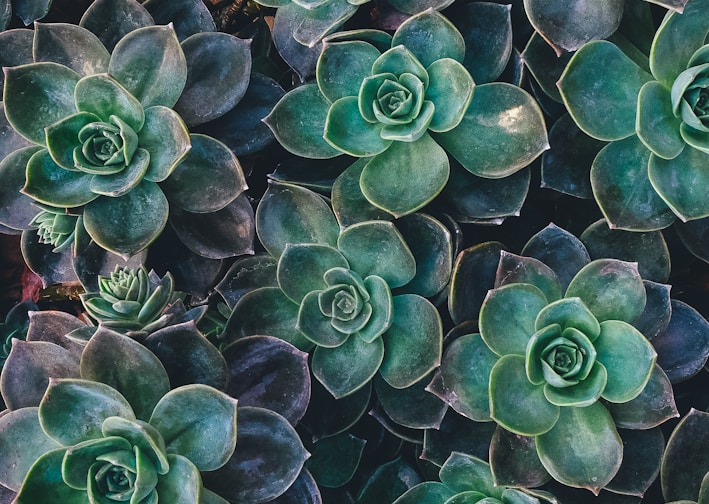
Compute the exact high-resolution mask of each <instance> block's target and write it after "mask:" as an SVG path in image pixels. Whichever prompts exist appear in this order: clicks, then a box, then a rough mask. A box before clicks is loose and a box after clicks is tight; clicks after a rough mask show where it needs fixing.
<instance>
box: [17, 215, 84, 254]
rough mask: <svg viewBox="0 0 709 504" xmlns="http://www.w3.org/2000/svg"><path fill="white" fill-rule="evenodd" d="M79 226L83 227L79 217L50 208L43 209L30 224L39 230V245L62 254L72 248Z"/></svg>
mask: <svg viewBox="0 0 709 504" xmlns="http://www.w3.org/2000/svg"><path fill="white" fill-rule="evenodd" d="M77 225H81V224H80V223H79V216H77V215H71V214H70V213H67V211H66V210H62V209H59V208H52V207H50V206H45V207H43V208H42V211H40V212H39V213H38V214H37V215H35V216H34V218H33V219H32V220H31V221H30V223H29V226H30V227H32V228H36V229H37V235H38V236H39V243H44V244H47V245H52V246H53V247H54V248H53V249H52V252H60V251H62V250H64V249H65V248H67V247H69V246H71V244H72V243H73V242H74V233H75V232H76V226H77Z"/></svg>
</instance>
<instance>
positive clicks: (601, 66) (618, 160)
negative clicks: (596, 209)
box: [558, 0, 709, 230]
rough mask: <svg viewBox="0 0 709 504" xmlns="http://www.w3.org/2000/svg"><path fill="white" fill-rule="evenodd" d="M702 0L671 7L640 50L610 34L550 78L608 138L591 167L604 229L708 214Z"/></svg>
mask: <svg viewBox="0 0 709 504" xmlns="http://www.w3.org/2000/svg"><path fill="white" fill-rule="evenodd" d="M708 20H709V2H707V1H706V0H691V1H689V2H687V5H686V6H685V7H684V11H683V12H682V13H680V12H677V11H670V12H668V13H667V14H666V15H665V18H664V19H663V21H662V24H661V25H660V27H659V28H658V30H657V32H656V33H655V36H654V39H653V41H652V47H651V50H650V54H649V57H647V56H645V55H644V54H642V53H639V52H636V53H633V55H628V54H626V53H625V52H624V51H623V50H622V49H621V48H620V46H619V45H616V44H614V43H613V42H609V41H593V42H588V43H587V44H585V45H583V46H582V47H581V48H580V49H579V50H578V51H577V52H576V54H575V55H574V56H573V57H572V58H571V60H570V61H569V63H568V65H567V67H566V69H565V71H564V73H563V74H562V76H561V79H560V80H559V83H558V86H559V89H560V91H561V96H562V98H563V100H564V104H565V105H566V107H567V108H568V110H569V112H570V114H571V117H572V118H573V119H574V121H576V123H577V124H578V126H579V127H580V128H581V130H583V131H584V132H585V133H587V134H588V135H590V136H592V137H594V138H596V139H599V140H603V141H607V142H610V143H609V144H608V145H607V146H606V147H604V148H603V149H602V150H601V151H600V152H599V153H598V154H597V155H596V157H595V160H594V161H593V165H592V168H591V184H592V187H593V193H594V197H595V198H596V200H597V202H598V204H599V205H600V207H601V210H602V211H603V213H604V215H605V216H606V218H607V219H608V221H609V223H610V224H611V225H612V226H613V227H617V228H621V229H630V230H651V229H661V228H664V227H667V226H669V225H670V224H672V222H673V221H674V220H675V217H678V218H679V219H680V220H682V221H689V220H695V219H701V218H703V217H707V216H709V205H708V204H707V199H706V197H705V196H706V194H705V190H704V189H705V188H706V187H707V184H708V183H709V180H708V179H707V174H706V170H705V169H704V167H705V164H706V160H707V153H708V152H709V141H708V140H707V139H708V138H709V136H708V135H709V126H708V124H709V123H708V122H707V115H706V101H707V86H706V80H707V79H706V75H707V64H708V62H709V59H708V58H707V54H708V53H709V47H708V46H706V45H705V38H706V35H707V31H708V30H709V28H708V27H709V23H708Z"/></svg>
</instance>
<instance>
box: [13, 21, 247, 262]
mask: <svg viewBox="0 0 709 504" xmlns="http://www.w3.org/2000/svg"><path fill="white" fill-rule="evenodd" d="M20 35H21V33H20V34H17V37H16V38H17V39H18V41H17V42H16V43H17V44H20V42H21V41H23V40H24V38H23V37H20ZM195 37H197V38H196V39H194V40H195V42H194V44H192V45H199V44H200V43H204V44H208V43H210V42H211V38H209V37H208V38H207V39H205V38H204V37H201V38H200V37H199V36H198V35H196V36H195ZM33 38H34V41H33V46H34V48H35V49H34V53H33V54H34V61H33V62H30V63H25V64H20V65H17V66H13V67H7V68H6V69H5V79H4V92H3V105H4V112H5V116H6V118H7V122H8V123H9V125H8V126H9V127H11V133H12V134H10V135H7V136H6V137H5V138H4V139H3V144H2V146H3V152H7V153H8V154H7V156H6V157H5V158H4V159H3V160H2V162H1V164H0V172H1V173H2V174H3V178H5V179H7V180H8V181H11V183H10V186H9V188H8V190H5V191H3V193H2V195H1V199H2V201H3V206H4V207H5V208H6V210H5V211H3V212H2V215H0V221H1V222H2V223H3V224H4V225H6V226H8V227H10V228H12V229H20V230H24V229H28V228H31V227H40V233H41V234H40V236H41V237H42V240H43V241H44V242H47V240H49V243H52V244H54V243H53V240H58V237H56V236H55V237H54V238H52V232H53V231H52V230H51V229H50V227H52V228H53V227H57V228H58V231H59V228H61V230H62V231H61V233H60V234H63V235H66V234H67V233H66V232H65V231H64V227H66V226H63V224H67V222H64V221H67V218H65V217H56V218H55V219H54V221H52V220H51V219H50V218H49V216H48V215H47V214H46V213H45V214H44V215H42V217H37V218H36V219H35V220H34V221H33V222H32V223H31V224H28V223H29V221H30V219H31V216H32V215H35V214H36V209H33V207H32V204H39V205H41V206H42V208H44V209H45V210H44V212H50V213H51V212H52V210H47V209H46V208H47V207H49V208H50V209H52V208H53V209H61V211H65V210H67V211H66V212H65V213H68V214H71V215H80V216H81V220H80V225H81V226H82V228H84V229H85V230H86V231H87V232H88V235H89V236H90V237H91V239H93V241H94V242H96V243H97V244H99V245H100V246H101V247H103V248H105V249H106V250H109V251H111V252H115V253H118V254H120V255H123V256H130V255H133V254H135V253H137V252H139V251H141V250H143V249H145V248H146V247H147V246H148V245H150V243H152V242H153V241H154V240H155V239H156V238H157V237H158V235H159V234H160V233H161V232H162V230H163V228H164V227H165V225H166V224H167V221H168V216H169V215H170V210H171V208H176V209H180V210H183V211H188V212H193V213H198V214H205V213H209V212H215V211H217V210H219V209H221V208H224V207H225V206H226V205H228V204H229V203H231V202H232V201H233V200H234V199H235V198H236V197H237V196H238V195H239V194H240V193H241V192H242V191H243V190H244V189H245V183H244V179H243V173H242V172H241V168H240V166H239V164H238V161H237V160H236V157H235V156H234V155H233V153H232V152H231V151H229V150H228V148H227V147H226V146H225V145H224V144H222V143H221V142H219V141H217V140H215V139H213V138H211V137H208V136H206V135H199V134H190V132H189V130H188V128H187V125H186V124H185V121H183V119H182V118H181V117H180V115H179V114H178V112H176V111H175V110H173V107H175V106H176V105H177V106H179V107H180V108H181V109H185V110H187V111H188V112H189V113H190V116H189V119H190V120H191V121H192V122H196V121H195V120H194V118H193V117H192V110H191V109H190V108H189V107H187V108H186V107H185V106H183V105H181V104H178V101H179V100H180V98H181V96H182V95H183V92H187V93H189V92H190V90H191V87H193V86H194V84H190V79H191V75H188V70H189V69H190V68H191V66H190V64H188V60H187V58H186V55H185V51H184V50H183V47H182V45H181V44H180V42H179V41H178V38H177V35H176V33H175V30H174V29H173V27H172V25H167V26H144V27H142V28H137V29H133V30H132V31H129V33H127V34H126V35H125V36H123V37H122V38H121V39H120V40H118V41H117V43H116V44H115V47H113V48H112V52H111V53H109V52H108V50H107V49H106V47H105V46H104V44H103V43H102V41H101V40H100V39H99V38H97V36H95V35H94V34H93V33H92V32H90V31H89V30H87V29H85V28H82V27H80V26H75V25H68V24H62V23H56V24H39V23H38V24H37V26H36V29H35V30H34V35H33ZM213 38H214V39H215V41H214V43H215V44H216V43H217V42H220V43H221V42H223V43H224V45H225V46H228V45H229V44H227V41H222V40H221V39H220V38H219V37H218V35H216V34H215V37H213ZM13 40H14V39H13V38H8V43H12V41H13ZM232 45H233V44H232ZM57 46H58V47H60V48H61V50H58V49H57ZM187 47H190V45H189V44H188V46H187ZM230 48H231V46H230ZM231 49H232V50H235V51H236V49H234V48H231ZM242 49H243V48H242ZM210 113H211V112H210ZM18 147H19V148H18ZM178 167H179V168H178ZM205 170H207V171H212V172H213V173H215V170H216V172H219V173H220V177H222V178H223V179H222V180H221V182H222V187H221V188H220V189H217V185H216V181H215V180H214V179H212V178H210V177H207V176H205V173H207V172H206V171H205ZM185 181H189V183H187V182H185ZM16 188H18V189H20V192H21V194H20V193H18V192H15V191H16ZM201 190H211V191H212V194H213V198H209V199H205V198H202V197H201V196H198V195H197V194H196V193H195V191H196V192H199V191H201ZM54 213H55V214H57V215H59V214H60V213H61V212H60V211H59V210H54ZM40 220H41V224H42V225H41V226H39V224H40ZM82 231H83V229H82ZM67 239H68V238H67ZM69 243H70V241H69ZM64 244H65V245H66V244H67V243H64Z"/></svg>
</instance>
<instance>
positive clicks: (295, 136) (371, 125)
mask: <svg viewBox="0 0 709 504" xmlns="http://www.w3.org/2000/svg"><path fill="white" fill-rule="evenodd" d="M465 55H466V53H465V40H464V38H463V36H462V35H461V33H460V32H459V31H458V30H457V28H456V27H455V26H454V25H453V24H452V23H451V22H450V21H449V20H448V19H447V18H445V17H444V16H443V15H441V14H440V13H438V12H436V11H434V10H432V9H428V10H426V11H424V12H421V13H419V14H417V15H414V16H411V17H410V18H409V19H407V20H406V21H404V22H403V23H402V24H401V25H400V26H399V28H398V29H397V30H396V32H395V33H394V34H393V36H392V35H389V34H387V33H385V32H381V31H376V30H359V31H351V32H342V33H335V34H333V35H331V36H329V37H327V38H326V39H325V40H324V43H323V49H322V52H321V53H320V56H319V58H318V61H317V69H316V78H317V82H316V83H313V84H305V85H302V86H300V87H297V88H295V89H293V90H291V91H290V92H289V93H287V94H286V95H285V96H284V97H283V98H282V99H281V100H280V101H279V102H278V104H276V106H275V107H274V108H273V110H272V111H271V113H270V114H269V115H268V117H266V118H265V119H264V121H265V122H266V124H268V125H269V127H270V128H271V129H272V130H273V132H274V134H275V136H276V138H277V139H278V141H279V142H280V143H281V144H282V145H283V146H284V147H285V148H286V149H287V150H289V151H291V152H293V153H294V154H297V155H299V156H302V157H306V158H311V159H318V158H331V157H335V156H338V155H341V154H348V155H351V156H355V157H358V158H365V159H366V160H367V163H366V165H365V166H364V167H363V171H362V175H361V178H360V186H361V190H362V193H363V195H364V196H365V197H366V199H367V200H368V201H369V202H370V203H371V204H373V205H374V206H376V207H378V208H381V209H383V210H386V211H387V212H389V213H390V214H392V215H395V216H402V215H406V214H410V213H412V212H415V211H416V210H418V209H420V208H422V207H423V206H425V205H426V204H428V203H429V202H431V201H432V200H433V199H434V198H435V197H436V196H437V195H438V194H439V193H440V192H441V191H442V190H443V189H444V188H445V186H446V183H447V182H448V179H449V175H450V162H449V158H448V155H449V154H450V155H452V156H453V157H455V158H456V159H457V160H458V161H459V162H460V163H461V164H462V165H463V166H464V167H465V168H466V169H467V170H468V171H469V172H471V173H473V174H474V175H477V176H480V177H486V178H503V177H507V176H508V175H511V174H513V173H515V172H517V171H519V170H521V169H522V168H524V167H525V166H526V165H528V164H529V163H530V162H531V161H532V160H533V159H534V158H535V157H537V156H538V155H539V154H540V153H541V152H542V151H543V150H545V149H546V148H548V144H547V139H546V130H545V128H544V121H543V118H542V116H541V112H540V111H539V109H538V107H537V106H536V103H535V102H534V100H533V99H532V98H531V97H530V96H528V95H527V94H526V93H525V92H524V91H522V90H521V89H519V88H517V87H516V86H512V85H509V84H503V83H489V84H485V85H480V86H476V85H475V82H474V80H473V77H472V76H471V74H470V72H469V70H468V69H467V68H466V67H465V66H464V64H463V63H464V58H465ZM474 94H475V98H474ZM478 95H479V98H478ZM471 138H473V139H476V140H475V144H476V145H472V144H470V139H471ZM478 142H479V143H480V144H486V143H487V146H486V147H484V146H478V145H477V144H478ZM490 142H492V143H493V145H492V146H491V145H490ZM505 144H507V146H508V147H509V156H508V155H503V156H500V155H499V153H498V154H497V155H492V156H490V157H487V156H486V155H485V154H486V153H485V152H484V151H482V150H479V149H481V148H482V149H485V148H489V149H494V148H495V145H497V146H502V145H505ZM483 158H484V159H483ZM503 158H504V159H503Z"/></svg>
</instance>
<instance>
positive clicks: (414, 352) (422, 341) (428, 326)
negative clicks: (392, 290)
mask: <svg viewBox="0 0 709 504" xmlns="http://www.w3.org/2000/svg"><path fill="white" fill-rule="evenodd" d="M393 301H394V307H393V316H392V324H391V327H389V329H388V330H387V332H386V333H384V335H383V336H382V339H383V340H384V352H385V355H384V361H383V362H382V365H381V369H380V371H379V372H380V373H381V376H382V378H384V380H386V382H387V383H388V384H389V385H391V386H392V387H394V388H399V389H401V388H406V387H410V386H411V385H413V384H414V383H416V382H417V381H419V380H420V379H421V378H423V377H424V376H426V375H427V374H428V373H429V372H430V371H432V370H433V369H434V368H435V367H437V366H438V365H439V364H440V362H441V353H442V346H443V325H442V322H441V318H440V315H439V314H438V311H437V310H436V308H435V306H434V305H433V304H431V302H430V301H428V300H427V299H426V298H422V297H421V296H416V295H414V294H403V295H401V296H394V298H393Z"/></svg>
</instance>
